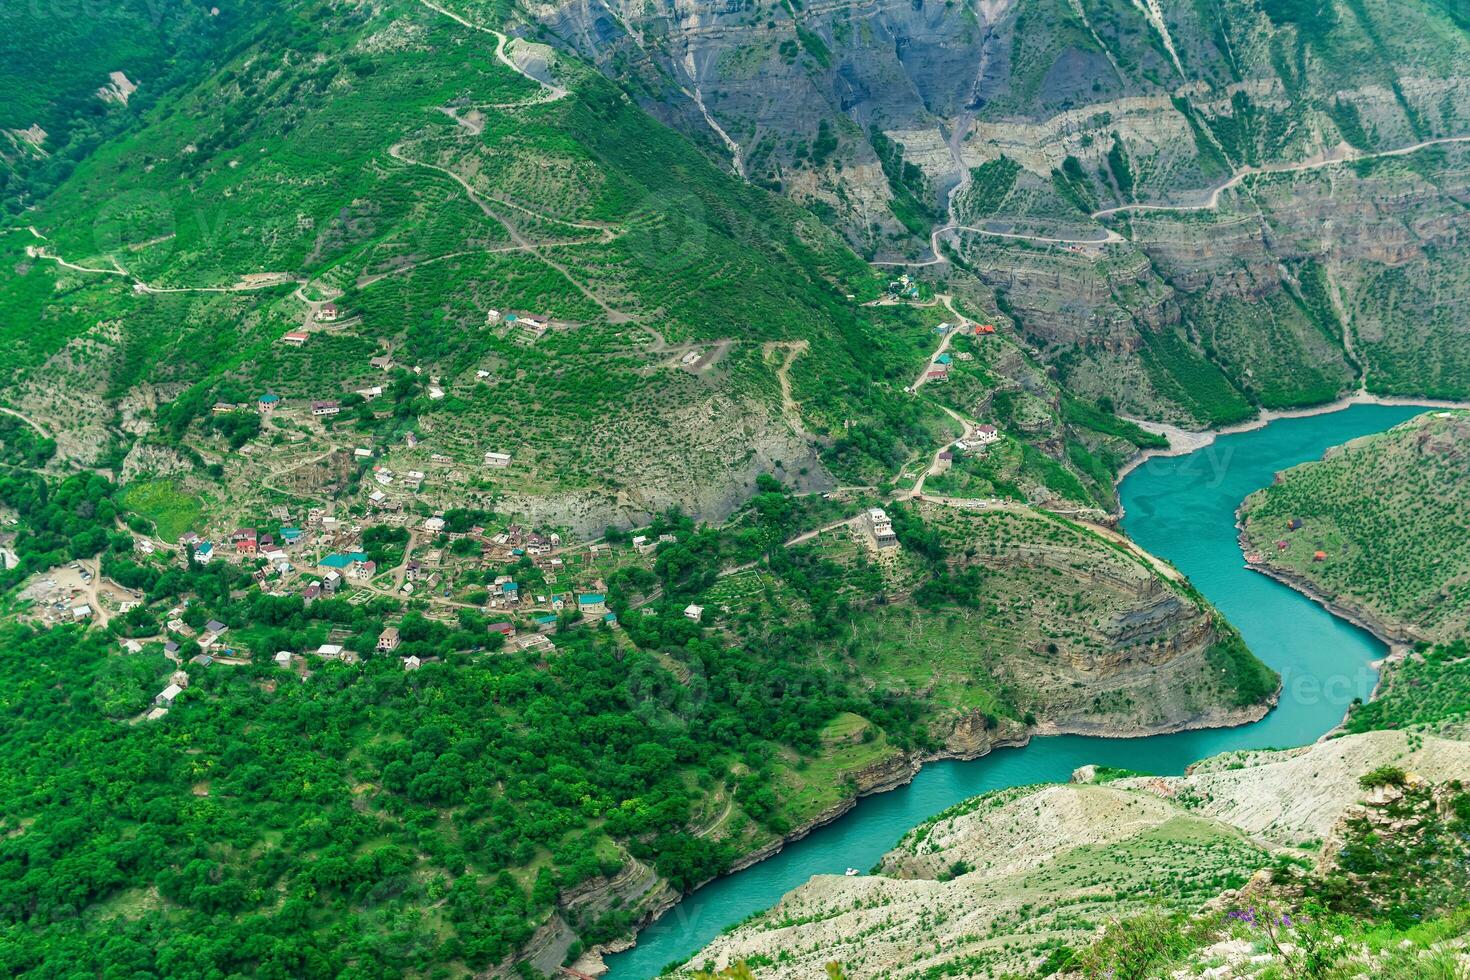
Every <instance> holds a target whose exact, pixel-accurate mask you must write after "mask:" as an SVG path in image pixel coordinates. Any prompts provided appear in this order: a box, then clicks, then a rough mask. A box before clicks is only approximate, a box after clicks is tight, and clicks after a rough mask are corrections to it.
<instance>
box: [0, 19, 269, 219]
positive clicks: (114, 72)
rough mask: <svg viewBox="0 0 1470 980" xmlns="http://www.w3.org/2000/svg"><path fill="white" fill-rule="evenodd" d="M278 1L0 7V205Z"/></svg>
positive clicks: (196, 72) (254, 27)
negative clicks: (266, 2)
mask: <svg viewBox="0 0 1470 980" xmlns="http://www.w3.org/2000/svg"><path fill="white" fill-rule="evenodd" d="M275 13H276V9H275V8H274V7H273V6H271V5H268V4H265V3H258V2H244V3H234V4H227V5H225V6H223V7H220V6H212V5H210V4H208V3H203V2H187V3H170V4H162V3H151V2H146V0H122V2H116V3H106V4H91V3H75V4H74V3H64V2H63V3H16V4H7V5H6V6H5V8H4V9H3V10H0V207H3V210H4V211H5V212H7V213H18V212H19V211H20V210H21V209H22V208H24V207H25V206H27V205H29V204H31V203H34V201H35V200H36V199H37V198H38V197H40V196H44V194H45V193H46V192H47V191H49V190H51V189H52V188H53V187H55V186H56V184H57V183H58V182H60V181H62V180H64V179H65V178H66V177H67V175H69V174H70V172H71V170H72V168H73V167H75V166H76V164H77V162H78V161H80V160H81V159H83V158H84V157H85V156H86V155H87V154H88V153H90V152H91V151H92V150H93V149H95V148H96V147H97V146H98V145H99V144H100V143H101V142H102V141H103V140H104V139H106V138H108V137H109V136H112V135H115V134H117V133H119V132H121V131H123V130H125V129H126V128H128V127H129V126H131V125H134V124H135V123H136V121H137V119H138V118H139V116H140V115H141V114H142V113H143V112H144V111H145V110H146V109H147V108H148V107H149V106H152V105H154V104H156V103H157V102H158V101H159V99H160V98H162V97H164V96H166V95H167V94H168V93H170V92H172V91H174V90H176V89H178V88H180V87H183V86H187V85H192V84H194V83H195V82H197V81H198V79H199V77H200V76H201V75H203V74H205V73H206V72H207V71H209V70H211V66H218V64H219V63H221V62H222V61H224V60H226V59H227V58H228V57H229V56H230V54H231V52H233V51H234V50H236V49H237V48H238V47H239V46H240V45H241V44H243V43H245V42H246V40H247V39H248V38H249V37H250V36H252V35H253V34H255V33H256V32H269V31H270V30H272V29H274V28H276V27H284V26H285V25H278V24H276V23H274V14H275Z"/></svg>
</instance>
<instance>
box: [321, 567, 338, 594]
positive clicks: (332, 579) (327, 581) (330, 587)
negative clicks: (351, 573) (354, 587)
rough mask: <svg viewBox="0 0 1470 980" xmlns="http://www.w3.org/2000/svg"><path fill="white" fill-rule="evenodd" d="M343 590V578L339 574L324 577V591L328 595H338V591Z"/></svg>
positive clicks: (329, 573)
mask: <svg viewBox="0 0 1470 980" xmlns="http://www.w3.org/2000/svg"><path fill="white" fill-rule="evenodd" d="M340 588H342V576H341V574H340V573H338V572H328V573H327V574H325V575H323V576H322V591H323V592H325V593H326V594H327V595H336V593H337V590H338V589H340Z"/></svg>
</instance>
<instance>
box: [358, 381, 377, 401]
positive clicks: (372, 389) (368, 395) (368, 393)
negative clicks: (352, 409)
mask: <svg viewBox="0 0 1470 980" xmlns="http://www.w3.org/2000/svg"><path fill="white" fill-rule="evenodd" d="M382 393H383V386H382V385H368V386H367V387H366V388H359V389H357V394H359V395H361V396H362V400H363V401H368V402H370V401H372V400H373V399H374V398H377V397H378V396H379V395H381V394H382Z"/></svg>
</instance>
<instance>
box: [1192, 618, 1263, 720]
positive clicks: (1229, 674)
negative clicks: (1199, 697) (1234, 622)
mask: <svg viewBox="0 0 1470 980" xmlns="http://www.w3.org/2000/svg"><path fill="white" fill-rule="evenodd" d="M1205 659H1206V661H1207V662H1208V663H1209V665H1210V666H1211V667H1212V668H1214V669H1215V670H1216V671H1218V672H1219V673H1220V682H1221V684H1223V685H1224V687H1225V689H1226V690H1227V691H1229V692H1230V696H1229V703H1230V704H1231V706H1233V707H1237V708H1244V707H1248V706H1250V705H1253V704H1261V703H1262V702H1264V701H1265V700H1266V699H1267V698H1269V697H1270V696H1271V695H1273V694H1275V693H1276V691H1277V690H1278V689H1279V688H1280V686H1281V675H1280V674H1278V673H1276V671H1274V670H1272V669H1271V668H1270V667H1267V666H1266V665H1265V664H1264V663H1262V662H1261V661H1259V660H1257V659H1256V656H1255V654H1253V653H1251V652H1250V650H1249V648H1247V647H1246V645H1245V641H1244V640H1242V639H1241V638H1240V634H1239V633H1236V632H1234V631H1233V630H1232V631H1231V632H1229V633H1228V634H1225V635H1223V636H1221V637H1220V639H1218V640H1216V641H1215V642H1214V643H1213V644H1211V645H1210V648H1209V649H1208V650H1206V651H1205Z"/></svg>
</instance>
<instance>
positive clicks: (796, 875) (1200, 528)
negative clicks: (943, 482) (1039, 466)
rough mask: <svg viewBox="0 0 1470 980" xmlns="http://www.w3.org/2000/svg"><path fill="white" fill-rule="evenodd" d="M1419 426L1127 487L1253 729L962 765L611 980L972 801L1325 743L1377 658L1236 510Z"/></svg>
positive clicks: (773, 861) (771, 875) (1381, 416)
mask: <svg viewBox="0 0 1470 980" xmlns="http://www.w3.org/2000/svg"><path fill="white" fill-rule="evenodd" d="M1419 411H1421V409H1418V408H1413V407H1409V406H1383V405H1356V406H1353V407H1351V408H1348V409H1344V410H1343V411H1340V412H1334V413H1331V414H1328V415H1316V416H1309V417H1306V418H1294V419H1280V420H1277V421H1275V422H1272V423H1271V424H1270V425H1268V426H1266V427H1265V428H1262V429H1258V430H1255V431H1252V432H1242V433H1237V434H1233V435H1228V436H1222V437H1220V438H1219V439H1218V440H1217V441H1216V442H1215V443H1214V444H1213V445H1211V446H1208V447H1206V448H1204V449H1201V450H1198V451H1197V452H1194V453H1191V454H1189V455H1187V456H1178V457H1164V458H1156V459H1152V460H1150V461H1148V462H1147V463H1145V464H1144V465H1143V466H1140V467H1138V468H1137V469H1136V470H1134V471H1133V472H1132V473H1131V474H1129V476H1128V477H1127V479H1126V480H1124V482H1123V485H1122V488H1121V493H1122V500H1123V504H1124V507H1125V508H1126V510H1127V518H1126V520H1125V521H1124V527H1125V528H1126V530H1127V531H1128V533H1129V534H1130V535H1132V536H1133V538H1134V539H1135V540H1137V541H1138V542H1139V544H1141V545H1142V546H1143V547H1145V548H1147V549H1148V550H1150V551H1152V552H1154V553H1155V554H1157V555H1161V556H1163V557H1164V558H1167V559H1169V560H1170V561H1172V562H1173V563H1174V564H1175V565H1177V566H1178V567H1179V568H1180V569H1181V570H1182V571H1184V572H1185V573H1186V574H1187V575H1188V576H1189V578H1190V579H1191V581H1192V582H1193V583H1194V584H1195V586H1196V587H1198V588H1199V590H1200V591H1201V592H1203V593H1204V594H1205V595H1206V596H1207V597H1208V598H1209V599H1210V601H1211V602H1213V603H1214V604H1215V605H1216V606H1217V607H1218V608H1219V609H1220V610H1221V611H1222V612H1223V613H1224V614H1225V615H1226V617H1227V618H1228V619H1229V620H1230V621H1231V622H1232V623H1234V624H1235V625H1236V626H1237V627H1238V628H1239V629H1240V631H1241V633H1242V635H1243V636H1244V637H1245V639H1246V642H1247V643H1248V644H1249V645H1250V647H1251V649H1252V650H1253V651H1255V653H1256V654H1257V655H1258V656H1259V657H1261V659H1263V660H1265V661H1266V662H1267V663H1269V664H1270V665H1271V666H1272V667H1274V668H1276V669H1277V670H1278V671H1280V672H1281V675H1282V681H1283V690H1282V693H1281V701H1280V705H1279V706H1278V707H1277V708H1276V710H1274V711H1273V712H1271V714H1269V715H1268V716H1267V717H1266V718H1265V719H1264V720H1262V721H1260V722H1257V723H1255V724H1252V725H1247V726H1243V727H1240V728H1233V729H1215V730H1205V731H1191V732H1183V733H1180V734H1177V735H1160V736H1153V737H1150V738H1142V739H1105V738H1086V737H1080V736H1059V737H1053V738H1038V739H1035V740H1033V741H1032V742H1031V744H1030V745H1028V746H1026V747H1025V748H1022V749H1007V750H1003V751H998V752H995V753H993V754H991V755H989V756H986V757H985V758H982V759H977V760H975V761H973V762H937V763H933V764H931V765H928V766H926V767H925V768H924V769H923V771H922V772H920V773H919V775H918V776H917V777H915V779H914V781H913V782H912V783H910V784H909V785H907V786H904V787H902V788H900V789H897V790H894V791H892V792H889V793H883V794H881V795H877V796H873V797H869V798H868V799H865V800H863V801H862V802H860V803H859V804H858V806H857V808H856V809H854V810H853V811H852V812H851V813H849V814H847V815H846V816H844V817H842V818H840V819H839V820H837V821H836V822H834V823H832V824H830V825H828V826H826V827H823V828H821V829H819V830H817V831H815V832H813V833H812V834H811V835H810V836H809V837H807V838H806V839H804V840H801V841H798V842H796V843H794V844H791V845H790V846H788V847H787V848H786V849H785V850H783V851H782V852H781V853H780V854H778V855H776V856H775V857H772V858H770V859H769V860H766V861H763V862H761V863H759V864H756V865H754V866H753V867H750V868H748V869H746V870H744V871H741V872H738V873H737V874H734V875H731V876H729V877H727V878H722V879H720V880H718V881H715V882H712V883H711V884H709V885H707V886H705V887H704V888H702V889H700V890H699V891H697V892H695V893H694V894H693V895H691V896H689V897H688V898H686V899H685V900H684V901H682V902H681V903H679V904H678V905H677V906H675V907H674V908H673V909H671V910H670V911H669V912H667V913H666V914H665V915H664V916H663V918H661V919H660V920H659V921H657V922H655V923H653V924H652V925H650V926H649V927H648V928H646V929H644V930H643V931H642V932H641V933H640V934H639V936H638V945H637V947H636V948H634V949H632V950H630V951H628V952H626V953H620V954H617V955H615V956H609V957H608V959H607V962H608V965H609V967H610V968H611V971H610V973H609V974H608V976H609V977H612V978H616V980H642V978H646V977H652V976H656V975H657V974H658V973H659V971H660V970H662V968H663V967H664V966H665V965H667V964H668V963H670V962H672V961H676V960H681V959H684V958H687V957H689V956H691V955H693V954H694V953H696V952H698V951H699V950H700V949H701V948H703V947H704V946H705V944H707V943H708V942H709V941H710V940H712V939H713V938H714V937H715V936H716V935H718V934H719V933H720V932H721V931H722V930H723V929H725V928H726V927H728V926H730V925H732V924H734V923H736V922H739V921H740V920H742V919H744V918H745V917H746V916H748V915H750V914H751V913H753V912H756V911H759V910H761V909H764V908H767V907H769V906H770V905H773V904H774V903H775V902H776V901H778V900H779V899H780V898H781V896H782V895H783V894H785V893H786V892H787V891H789V890H790V889H792V888H795V887H796V886H797V885H799V884H801V883H802V882H804V881H805V880H806V879H807V878H808V877H810V876H811V875H814V874H841V873H842V871H843V869H844V868H847V867H856V868H863V869H866V868H870V867H872V866H873V865H874V864H875V863H876V862H877V860H878V858H879V857H880V856H882V854H883V853H884V852H886V851H887V850H888V849H889V848H891V847H892V846H893V845H894V844H895V843H896V842H897V841H898V839H899V837H901V836H902V835H903V834H904V833H905V832H906V831H907V830H909V829H910V828H912V827H913V826H914V825H916V824H918V823H920V822H921V821H923V820H925V819H927V818H928V817H930V816H932V815H934V814H935V813H938V812H939V811H940V810H943V809H945V808H946V807H949V806H951V805H953V804H955V803H958V802H959V801H961V800H964V799H967V798H968V797H971V796H974V795H975V794H977V793H984V792H988V791H990V790H995V789H1003V788H1005V787H1008V786H1019V785H1025V784H1028V783H1037V782H1048V781H1055V780H1065V779H1067V778H1068V776H1069V775H1070V774H1071V773H1072V771H1073V770H1074V769H1076V768H1077V767H1078V766H1082V765H1085V764H1087V763H1100V764H1104V765H1109V766H1117V767H1120V768H1128V769H1136V770H1141V771H1145V772H1152V773H1162V774H1169V773H1179V772H1182V771H1183V770H1184V768H1185V767H1186V766H1188V765H1190V764H1191V763H1193V762H1196V761H1198V760H1199V759H1202V758H1205V757H1207V756H1211V755H1215V754H1217V753H1219V752H1224V751H1229V750H1232V749H1242V748H1266V747H1287V746H1293V745H1301V744H1305V743H1307V742H1311V741H1313V740H1315V739H1317V738H1319V737H1320V736H1322V735H1323V734H1325V733H1326V732H1328V731H1330V730H1331V729H1332V728H1333V727H1334V726H1335V725H1336V724H1337V723H1338V721H1339V720H1340V719H1341V718H1342V716H1343V714H1344V712H1346V710H1347V708H1348V705H1349V704H1350V703H1351V702H1352V699H1353V698H1354V697H1367V696H1368V694H1369V692H1370V691H1371V690H1372V687H1373V684H1374V681H1375V673H1374V671H1373V669H1372V667H1371V664H1372V663H1373V661H1375V660H1377V659H1379V658H1380V657H1381V656H1383V653H1384V648H1383V645H1382V644H1381V643H1379V642H1378V641H1377V640H1376V639H1375V638H1374V637H1372V636H1371V635H1369V634H1368V633H1366V632H1365V631H1363V630H1360V629H1358V628H1357V627H1355V626H1352V625H1350V624H1349V623H1347V622H1345V621H1343V620H1340V619H1337V618H1336V617H1334V616H1332V615H1331V614H1330V613H1328V612H1327V611H1326V610H1324V609H1323V608H1322V607H1320V606H1318V605H1317V604H1315V603H1314V602H1312V601H1311V600H1310V599H1307V598H1306V597H1305V596H1302V595H1300V594H1298V593H1296V592H1294V591H1292V590H1291V589H1289V588H1287V587H1286V586H1284V585H1280V584H1279V583H1277V582H1275V581H1273V580H1271V579H1269V578H1267V577H1265V576H1263V575H1260V574H1257V573H1255V572H1252V571H1250V570H1248V569H1247V568H1246V567H1245V565H1244V561H1243V559H1242V556H1241V553H1240V548H1239V545H1238V543H1237V540H1236V528H1235V509H1236V507H1238V506H1239V505H1240V502H1241V501H1242V500H1243V499H1244V498H1245V497H1246V496H1247V495H1248V494H1249V493H1251V492H1252V491H1254V490H1256V489H1258V488H1260V487H1262V486H1264V485H1266V484H1267V483H1269V482H1270V481H1271V479H1272V477H1273V475H1274V474H1275V473H1276V472H1277V471H1278V470H1281V469H1283V468H1285V467H1288V466H1292V465H1295V464H1297V463H1301V462H1305V461H1307V460H1311V459H1316V458H1318V457H1320V456H1321V455H1322V453H1323V452H1324V451H1325V450H1327V449H1328V448H1329V447H1331V446H1335V445H1338V444H1340V443H1343V442H1346V441H1347V440H1349V439H1353V438H1356V437H1358V436H1361V435H1366V434H1368V433H1372V432H1379V431H1382V430H1384V429H1387V428H1389V427H1391V426H1393V425H1396V424H1397V423H1399V422H1401V421H1403V420H1405V419H1407V418H1410V417H1412V416H1414V415H1416V414H1418V412H1419Z"/></svg>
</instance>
